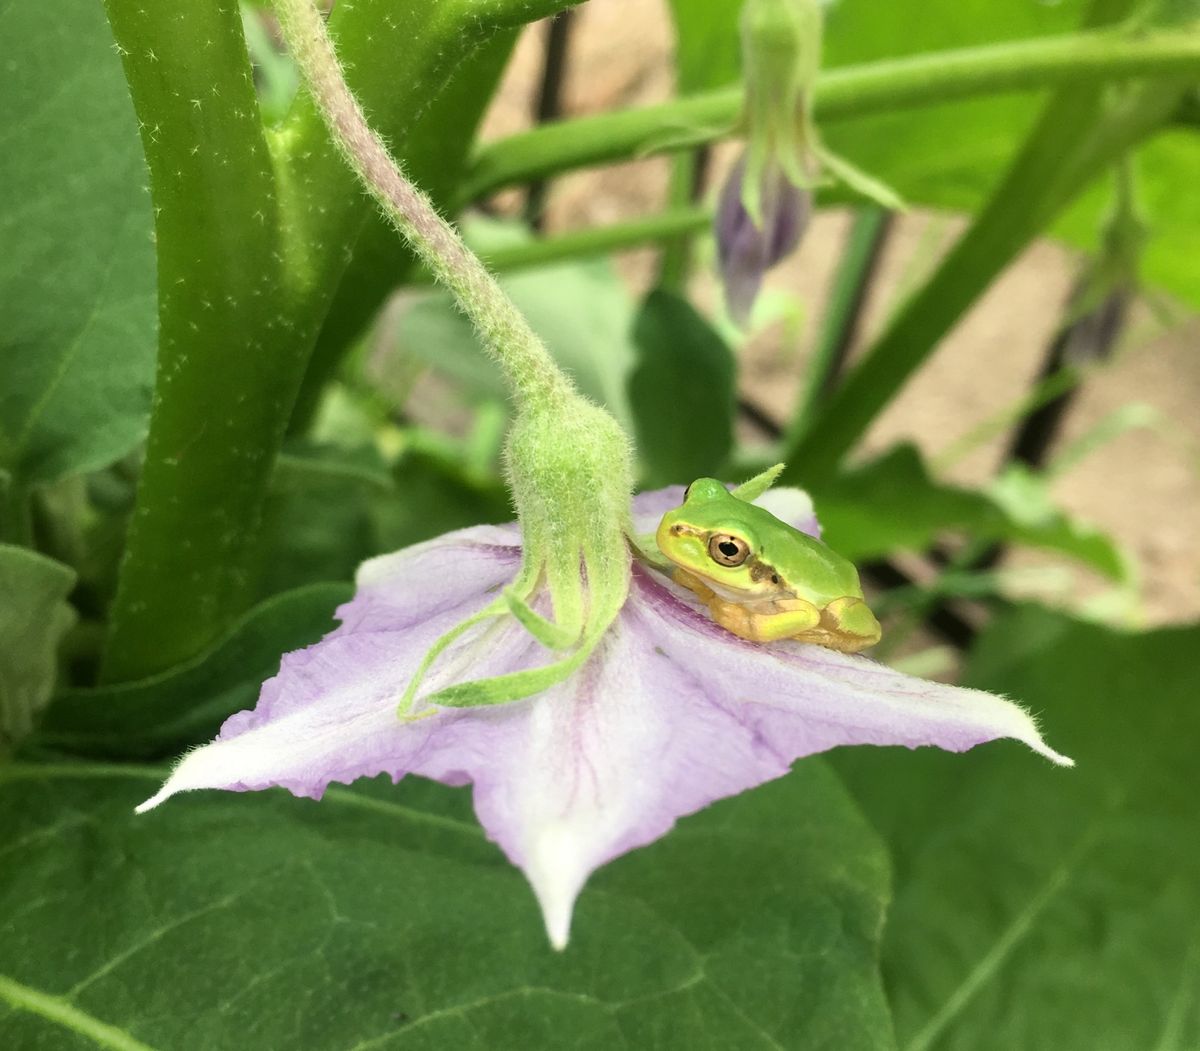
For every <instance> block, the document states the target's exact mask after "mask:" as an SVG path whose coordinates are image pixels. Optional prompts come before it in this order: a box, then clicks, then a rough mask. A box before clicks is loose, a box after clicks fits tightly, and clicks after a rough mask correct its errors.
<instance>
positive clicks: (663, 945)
mask: <svg viewBox="0 0 1200 1051" xmlns="http://www.w3.org/2000/svg"><path fill="white" fill-rule="evenodd" d="M0 776H5V775H0ZM6 776H7V783H6V784H4V785H3V791H2V792H0V828H2V836H3V840H4V842H5V843H6V851H5V853H6V856H5V863H4V866H3V869H0V913H2V914H3V915H4V916H5V917H6V918H7V921H8V923H7V926H6V928H5V936H4V938H3V940H2V941H0V1029H3V1032H4V1034H5V1039H6V1042H7V1044H8V1046H11V1047H19V1048H34V1047H37V1048H43V1049H47V1051H57V1049H60V1048H61V1049H67V1048H86V1047H95V1046H105V1047H111V1048H120V1049H123V1051H130V1049H134V1048H136V1049H145V1048H156V1049H162V1051H166V1049H169V1051H188V1049H192V1048H194V1049H197V1051H221V1049H226V1048H228V1049H232V1051H245V1049H248V1048H256V1049H257V1048H263V1049H265V1048H304V1049H305V1051H324V1049H327V1048H328V1049H347V1048H366V1047H368V1046H369V1047H372V1048H375V1047H378V1048H428V1049H430V1051H441V1049H444V1048H465V1049H479V1051H508V1049H513V1051H516V1049H522V1051H526V1049H528V1051H540V1049H546V1051H550V1049H553V1051H560V1049H565V1048H589V1049H596V1051H609V1049H613V1048H651V1047H653V1048H659V1049H663V1051H667V1049H672V1048H680V1049H685V1048H686V1049H688V1051H692V1049H697V1048H711V1049H714V1051H715V1049H722V1051H724V1049H732V1048H737V1049H745V1051H757V1049H762V1051H772V1049H774V1051H778V1049H779V1048H796V1049H801V1048H803V1049H810V1048H828V1049H831V1051H832V1049H836V1051H857V1049H881V1048H888V1047H891V1046H892V1039H891V1025H890V1019H889V1018H888V1016H887V1012H886V1007H885V1005H884V1003H883V995H882V990H881V988H880V985H879V981H878V974H877V969H876V967H877V965H876V959H875V954H876V939H877V937H878V934H879V930H880V925H881V922H882V910H883V905H884V902H885V899H886V895H887V881H888V876H887V868H886V863H885V860H884V857H883V854H882V851H881V850H880V848H879V846H878V843H877V841H876V840H875V838H874V837H873V835H872V834H871V833H870V831H869V830H868V828H867V827H866V824H865V822H864V821H863V820H862V818H861V817H860V816H859V815H858V814H857V812H856V811H855V809H854V807H853V805H852V804H851V803H850V801H849V799H848V797H847V796H846V794H845V792H844V790H843V789H842V788H841V786H840V785H839V784H838V783H837V781H836V779H835V778H833V776H832V775H831V774H830V773H829V772H828V770H827V769H826V768H825V767H824V766H823V765H822V764H821V763H819V762H808V763H804V764H802V765H801V766H800V767H799V768H798V769H797V770H796V771H795V772H794V773H793V774H792V775H791V776H789V777H787V778H784V779H783V780H781V781H777V782H775V783H773V784H771V785H769V786H766V787H764V788H762V789H759V790H757V791H755V792H753V793H749V794H747V795H744V796H741V797H738V798H736V799H732V800H727V801H724V802H722V803H719V804H717V805H715V806H713V807H711V808H710V809H709V810H707V811H705V812H703V813H701V814H699V815H696V816H694V817H691V818H688V819H686V820H684V821H683V822H682V823H681V825H680V827H679V829H678V830H677V831H676V832H675V833H673V834H672V835H671V836H670V837H668V838H667V839H666V840H664V841H661V842H659V843H657V844H655V845H653V846H651V847H648V848H646V849H643V850H640V851H637V852H635V853H634V854H632V855H630V856H628V857H626V858H623V859H621V860H619V861H617V862H615V863H614V864H613V865H611V866H610V867H609V868H608V869H606V870H605V871H604V872H602V873H601V874H600V875H599V876H598V877H597V878H596V879H595V880H594V883H593V885H592V886H591V887H589V888H587V889H585V891H584V893H583V895H582V897H581V899H580V902H579V906H578V909H577V913H576V922H575V925H574V931H573V935H572V942H571V945H570V946H569V947H568V949H567V950H566V951H565V952H564V953H562V954H558V953H555V952H554V951H553V950H551V949H550V947H549V946H548V944H547V942H546V938H545V934H544V932H543V930H542V924H541V919H540V917H539V916H538V914H537V909H536V907H535V905H534V901H533V895H532V894H531V893H530V891H529V889H528V887H527V886H526V885H525V883H524V880H523V879H522V878H521V876H520V875H519V874H518V873H517V872H516V870H515V869H512V868H510V867H509V866H507V865H506V864H505V863H504V862H503V859H502V858H501V856H500V854H499V851H497V850H496V849H495V848H494V847H493V846H491V845H490V844H488V843H487V842H486V841H485V839H484V838H483V835H482V834H481V832H480V831H479V829H478V827H477V826H476V825H475V824H474V822H473V821H471V820H470V819H469V818H467V819H465V820H464V819H463V816H462V815H463V810H464V808H465V805H466V792H465V790H449V789H441V788H440V787H438V786H432V785H429V784H427V783H424V782H419V781H418V782H414V783H411V784H410V783H409V782H405V783H404V784H402V785H400V786H399V787H398V788H393V787H392V786H390V785H386V786H385V785H379V784H378V782H375V783H372V784H370V785H369V786H368V787H367V789H366V790H365V791H360V790H355V791H347V790H344V789H342V790H337V789H335V790H332V791H330V793H329V794H328V796H327V798H326V800H325V801H324V802H322V803H319V804H317V803H313V802H311V801H301V800H295V799H291V798H286V797H284V796H282V795H281V794H275V793H272V794H269V795H265V794H260V795H247V796H241V797H235V796H230V795H225V794H216V793H210V794H203V795H196V796H191V797H187V798H184V799H181V800H179V801H176V802H173V803H171V804H170V806H169V807H168V808H166V809H163V810H160V811H158V812H156V813H154V814H152V815H150V816H147V817H135V816H134V815H133V812H132V809H133V806H134V804H135V803H137V802H138V801H139V800H141V799H143V798H144V797H145V796H146V795H147V794H148V793H149V792H150V791H152V789H153V787H154V785H155V779H156V776H157V775H156V772H155V771H154V770H142V771H139V770H136V769H129V768H115V767H99V768H97V767H41V768H39V767H30V766H26V767H15V768H14V767H11V766H10V767H9V768H8V770H7V774H6ZM64 946H69V947H70V951H69V952H68V951H64ZM98 1034H102V1036H103V1038H100V1037H99V1036H98Z"/></svg>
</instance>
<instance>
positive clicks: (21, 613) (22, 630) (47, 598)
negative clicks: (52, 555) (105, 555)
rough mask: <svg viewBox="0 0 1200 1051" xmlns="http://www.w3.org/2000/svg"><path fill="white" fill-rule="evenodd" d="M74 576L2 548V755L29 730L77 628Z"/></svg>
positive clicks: (18, 551) (30, 555) (40, 558)
mask: <svg viewBox="0 0 1200 1051" xmlns="http://www.w3.org/2000/svg"><path fill="white" fill-rule="evenodd" d="M74 583H75V574H74V572H72V571H71V570H70V569H69V568H67V567H66V566H64V565H62V563H60V562H55V561H54V560H53V559H49V558H46V557H45V556H43V555H39V554H36V553H35V552H33V551H27V550H26V549H25V548H21V547H13V546H12V545H10V544H0V751H3V749H4V747H5V746H6V745H7V744H9V743H11V742H13V741H18V740H20V739H21V738H22V737H24V736H25V735H26V734H28V733H29V731H30V730H31V729H32V727H33V719H34V716H35V715H36V713H37V712H38V711H39V710H40V709H41V708H42V707H43V706H44V705H45V704H46V702H47V701H48V700H49V699H50V695H51V694H52V693H53V692H54V682H55V678H56V676H57V674H58V644H59V643H60V642H61V641H62V638H63V636H64V635H65V634H66V633H67V631H69V630H70V628H71V626H72V625H73V624H74V623H75V613H74V611H73V610H72V609H71V607H70V606H69V605H68V604H67V601H66V598H67V595H68V594H69V593H70V590H71V586H72V585H73V584H74Z"/></svg>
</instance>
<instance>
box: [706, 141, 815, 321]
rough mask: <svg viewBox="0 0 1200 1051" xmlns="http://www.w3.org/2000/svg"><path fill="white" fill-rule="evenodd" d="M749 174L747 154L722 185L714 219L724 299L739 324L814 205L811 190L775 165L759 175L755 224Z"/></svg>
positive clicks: (796, 240)
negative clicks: (747, 187)
mask: <svg viewBox="0 0 1200 1051" xmlns="http://www.w3.org/2000/svg"><path fill="white" fill-rule="evenodd" d="M745 179H746V157H745V155H744V154H743V155H742V156H741V157H740V158H739V159H738V161H737V163H736V164H735V165H734V167H733V170H732V171H731V172H730V174H729V178H728V180H727V181H726V183H725V185H724V187H723V188H722V190H721V197H720V200H719V202H718V204H717V214H716V221H715V226H716V238H717V263H718V266H719V267H720V271H721V281H722V283H723V285H724V287H725V304H726V306H727V308H728V310H729V314H730V316H731V317H732V318H733V319H734V321H736V322H737V323H738V324H745V322H746V321H747V319H748V318H749V316H750V308H751V307H752V306H753V305H754V300H755V299H756V298H757V297H758V290H759V288H760V287H761V285H762V280H763V275H764V274H765V273H766V272H767V271H768V270H769V269H770V268H771V267H773V266H774V265H775V264H776V263H778V262H779V261H780V260H781V259H783V258H784V257H785V256H787V255H789V254H790V253H791V252H792V250H793V249H794V248H795V247H796V245H797V244H799V242H800V238H801V236H802V235H803V233H804V229H805V227H806V226H807V225H808V219H809V215H810V213H811V210H812V192H811V191H809V190H807V189H798V188H797V187H795V186H793V185H792V183H791V182H790V180H789V179H788V178H787V177H786V175H784V173H783V172H782V171H781V170H780V169H779V168H775V167H771V168H768V169H767V170H766V171H765V172H764V173H763V175H762V177H761V179H760V183H759V187H758V193H757V198H758V200H759V201H760V202H761V209H760V211H761V220H760V222H757V223H756V222H755V220H754V219H753V218H752V217H751V215H750V213H749V212H748V211H747V210H746V205H745V203H744V183H745Z"/></svg>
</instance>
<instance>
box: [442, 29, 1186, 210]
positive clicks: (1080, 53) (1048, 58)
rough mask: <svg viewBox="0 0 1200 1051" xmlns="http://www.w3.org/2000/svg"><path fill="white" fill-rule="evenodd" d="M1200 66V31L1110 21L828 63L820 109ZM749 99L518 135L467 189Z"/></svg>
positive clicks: (713, 120) (720, 130)
mask: <svg viewBox="0 0 1200 1051" xmlns="http://www.w3.org/2000/svg"><path fill="white" fill-rule="evenodd" d="M1197 71H1200V34H1196V33H1194V32H1187V31H1175V30H1172V31H1169V32H1168V31H1158V32H1154V33H1148V34H1143V35H1140V36H1135V35H1132V34H1131V33H1126V32H1123V31H1118V30H1112V29H1106V30H1099V31H1092V32H1085V33H1076V34H1072V35H1071V36H1061V37H1046V38H1040V39H1036V40H1025V41H1017V42H1014V43H1004V44H992V45H988V46H985V47H970V48H961V49H956V50H952V51H936V52H930V53H927V54H922V55H914V56H911V57H907V58H901V59H891V60H887V61H883V62H872V63H869V64H864V65H857V66H845V67H841V68H837V69H831V70H826V71H825V72H823V73H822V74H821V77H820V79H819V81H818V82H817V91H816V99H815V114H816V118H817V119H818V121H834V120H840V119H843V118H848V117H857V116H863V115H865V114H870V113H880V112H889V111H892V110H897V109H903V108H905V107H910V106H922V105H932V104H935V103H941V102H947V101H951V100H954V99H961V98H968V97H971V96H974V95H988V94H998V93H1002V92H1012V91H1038V90H1042V89H1045V88H1049V87H1059V86H1062V85H1064V84H1086V83H1090V84H1095V83H1100V82H1108V81H1119V80H1129V79H1132V78H1136V77H1143V76H1146V77H1150V76H1164V75H1168V74H1172V73H1187V72H1191V73H1193V74H1195V73H1196V72H1197ZM741 104H742V93H741V88H740V87H730V88H725V89H722V90H719V91H711V92H705V93H703V94H697V95H692V96H689V97H687V98H683V99H675V100H673V101H671V102H667V103H663V104H661V105H656V106H644V107H641V108H639V109H630V110H622V111H620V112H617V113H604V114H600V115H598V116H594V117H582V118H577V119H574V120H569V121H563V122H561V123H558V124H548V125H545V126H543V127H541V128H535V129H533V130H531V131H528V132H524V133H522V134H519V135H512V136H509V137H508V138H504V139H501V140H499V141H498V142H495V143H492V144H490V145H488V146H486V147H484V148H483V149H481V150H480V151H479V154H478V155H477V157H476V158H475V163H474V164H473V166H472V169H471V172H470V174H469V176H468V178H467V181H466V184H465V186H464V187H463V190H462V198H463V200H466V201H471V200H476V199H478V198H480V197H483V196H486V195H487V194H489V193H491V192H492V191H493V190H497V189H499V188H500V187H503V186H509V185H512V184H514V183H525V182H529V181H531V180H534V179H537V178H540V177H543V176H547V175H553V174H555V173H558V172H563V171H569V170H572V169H575V168H582V167H587V166H588V165H594V164H604V163H608V162H612V161H618V160H626V159H628V158H630V157H636V156H644V155H646V154H651V153H662V152H668V151H671V150H676V149H680V148H683V147H684V146H694V145H698V144H700V143H703V142H710V141H712V140H714V139H718V138H721V137H723V136H724V135H726V134H728V132H729V130H730V129H731V128H732V126H733V124H734V122H735V121H736V120H737V117H738V114H739V112H740V110H741Z"/></svg>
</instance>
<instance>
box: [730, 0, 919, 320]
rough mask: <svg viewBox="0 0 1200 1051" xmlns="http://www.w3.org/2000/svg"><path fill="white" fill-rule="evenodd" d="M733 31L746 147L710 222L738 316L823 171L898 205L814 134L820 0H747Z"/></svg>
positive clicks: (784, 249)
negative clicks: (737, 34)
mask: <svg viewBox="0 0 1200 1051" xmlns="http://www.w3.org/2000/svg"><path fill="white" fill-rule="evenodd" d="M741 37H742V53H743V61H744V65H745V80H746V84H745V92H746V95H745V104H744V107H743V112H742V124H743V126H744V129H745V134H746V151H745V153H744V155H743V157H742V159H741V160H740V161H739V162H738V164H737V165H736V166H735V167H734V169H733V170H732V172H731V173H730V176H729V179H728V180H727V181H726V183H725V186H724V187H723V189H722V192H721V199H720V203H719V206H718V210H717V216H716V223H715V234H716V238H717V254H718V259H719V261H720V267H721V276H722V278H723V279H724V282H725V300H726V304H727V305H728V308H729V313H730V315H731V316H732V317H733V319H734V320H735V321H737V322H738V323H744V322H745V320H746V319H747V317H748V316H749V313H750V308H751V306H752V305H753V303H754V299H755V297H756V296H757V294H758V289H759V286H760V285H761V283H762V278H763V274H764V273H765V272H766V270H768V269H769V268H770V267H772V266H774V265H775V264H776V263H777V262H779V261H780V260H781V259H782V258H783V257H784V256H786V255H787V254H788V253H789V252H791V251H792V249H794V248H795V247H796V245H797V243H798V242H799V240H800V237H801V235H802V234H803V232H804V227H805V225H806V223H807V220H808V216H809V213H810V211H811V208H812V190H813V188H814V187H816V186H817V185H818V184H819V183H820V182H821V181H822V176H823V175H824V174H826V173H827V174H829V175H832V176H834V177H835V178H838V179H841V180H842V181H844V182H846V183H847V184H848V185H850V186H851V187H852V188H853V189H855V190H857V191H858V192H860V193H862V194H863V195H864V196H867V197H870V198H872V199H873V200H875V201H878V202H879V203H880V204H882V205H883V206H884V207H886V208H902V207H903V203H902V202H901V200H900V198H899V197H898V196H897V195H896V194H895V193H894V192H892V191H891V190H890V189H889V188H888V187H887V186H885V185H884V184H883V183H881V182H880V181H879V180H877V179H873V178H872V177H871V176H869V175H867V174H865V173H864V172H861V171H859V169H857V168H856V167H854V165H852V164H850V163H849V162H848V161H846V160H845V159H844V158H842V157H839V156H837V155H836V154H835V153H833V152H831V151H830V150H828V149H826V148H825V147H824V146H823V145H822V143H821V140H820V136H819V135H818V133H817V129H816V126H815V125H814V123H813V94H814V88H815V86H816V81H817V75H818V73H819V71H820V67H821V38H822V14H821V5H820V3H819V2H818V0H745V3H744V5H743V7H742V17H741Z"/></svg>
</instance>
